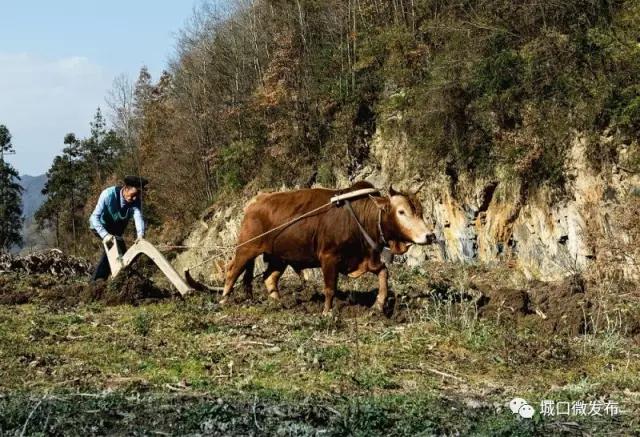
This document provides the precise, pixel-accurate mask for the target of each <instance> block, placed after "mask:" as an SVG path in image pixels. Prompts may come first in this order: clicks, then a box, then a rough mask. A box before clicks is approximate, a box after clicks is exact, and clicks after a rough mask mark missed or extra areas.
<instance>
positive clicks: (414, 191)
mask: <svg viewBox="0 0 640 437" xmlns="http://www.w3.org/2000/svg"><path fill="white" fill-rule="evenodd" d="M425 184H426V181H422V182H420V184H418V186H417V187H416V188H413V189H412V190H411V194H413V195H415V194H418V192H419V191H420V190H421V189H422V187H424V185H425Z"/></svg>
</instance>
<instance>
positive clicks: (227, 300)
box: [220, 297, 229, 305]
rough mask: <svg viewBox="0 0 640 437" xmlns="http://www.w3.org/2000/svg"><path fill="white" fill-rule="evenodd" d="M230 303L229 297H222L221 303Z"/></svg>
mask: <svg viewBox="0 0 640 437" xmlns="http://www.w3.org/2000/svg"><path fill="white" fill-rule="evenodd" d="M228 303H229V298H228V297H223V298H222V299H220V305H226V304H228Z"/></svg>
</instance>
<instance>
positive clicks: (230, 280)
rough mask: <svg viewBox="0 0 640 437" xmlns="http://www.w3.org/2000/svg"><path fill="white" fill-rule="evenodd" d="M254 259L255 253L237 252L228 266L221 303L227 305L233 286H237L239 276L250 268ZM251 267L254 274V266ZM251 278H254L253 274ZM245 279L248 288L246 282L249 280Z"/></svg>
mask: <svg viewBox="0 0 640 437" xmlns="http://www.w3.org/2000/svg"><path fill="white" fill-rule="evenodd" d="M254 258H255V255H254V254H253V253H249V252H246V251H237V252H236V254H235V256H234V257H233V259H232V260H231V262H230V263H229V264H228V265H227V273H226V278H225V281H224V291H223V292H222V300H221V301H220V303H221V304H225V303H227V301H228V296H229V294H230V293H231V290H233V286H234V285H235V283H236V280H237V279H238V276H240V273H242V272H243V271H244V270H245V269H246V268H247V267H248V266H249V263H252V262H253V259H254ZM250 267H251V270H252V272H253V266H250ZM250 276H253V274H252V273H251V274H250ZM243 279H244V281H245V286H246V281H248V280H249V279H248V278H247V277H245V278H243ZM252 279H253V278H252Z"/></svg>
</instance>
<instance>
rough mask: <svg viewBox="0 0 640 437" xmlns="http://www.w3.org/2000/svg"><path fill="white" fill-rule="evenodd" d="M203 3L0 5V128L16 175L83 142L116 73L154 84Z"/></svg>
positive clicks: (80, 0) (6, 1) (136, 0)
mask: <svg viewBox="0 0 640 437" xmlns="http://www.w3.org/2000/svg"><path fill="white" fill-rule="evenodd" d="M200 3H201V0H171V1H169V0H155V1H152V0H128V1H125V0H109V1H96V0H56V1H51V0H0V17H1V19H0V124H4V125H6V126H7V128H8V129H9V131H10V132H11V135H12V137H13V138H12V143H13V146H14V149H15V151H16V154H15V155H12V156H10V157H9V158H8V161H10V162H11V164H12V165H13V166H14V167H16V169H17V170H18V172H20V173H21V174H28V175H39V174H42V173H45V172H46V171H47V169H48V168H49V166H50V165H51V162H52V161H53V158H54V157H55V156H56V155H57V154H59V153H61V151H62V148H63V143H62V141H63V138H64V135H65V134H66V133H69V132H74V133H76V134H77V135H78V136H80V137H83V136H86V135H88V133H89V122H90V121H91V120H92V119H93V116H94V114H95V112H96V109H97V108H98V107H100V108H101V109H102V110H103V112H108V107H107V105H106V103H105V97H106V95H107V93H108V91H109V90H110V89H111V87H112V84H113V80H114V79H115V77H116V76H119V75H121V74H125V75H126V76H128V77H129V79H130V80H131V81H135V79H136V78H137V76H138V72H139V71H140V68H141V67H142V66H143V65H146V66H147V67H148V68H149V71H150V73H151V75H152V77H153V79H157V78H158V77H159V75H160V73H161V72H162V70H163V69H164V68H165V67H166V66H167V65H168V61H169V59H170V57H171V56H172V54H173V52H174V47H175V43H176V38H177V33H178V32H179V30H180V29H182V28H183V27H184V25H185V24H186V22H187V21H188V19H189V18H190V17H191V16H192V15H193V10H194V7H196V6H197V5H199V4H200Z"/></svg>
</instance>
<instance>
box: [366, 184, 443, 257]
mask: <svg viewBox="0 0 640 437" xmlns="http://www.w3.org/2000/svg"><path fill="white" fill-rule="evenodd" d="M371 197H372V199H373V201H374V202H375V204H376V206H377V207H378V208H379V209H380V210H381V212H382V214H381V226H382V230H383V233H384V236H385V238H386V239H387V240H388V241H389V244H390V246H391V249H392V251H394V252H404V251H406V250H407V249H408V247H409V246H410V245H411V243H415V244H427V243H431V242H433V240H434V239H435V238H434V237H435V236H434V234H433V229H431V228H430V227H429V226H428V225H427V223H425V221H424V218H423V216H422V215H423V211H422V205H421V204H420V201H419V200H418V198H417V196H416V195H415V193H411V194H405V193H401V192H398V191H396V190H394V189H393V186H390V187H389V195H388V196H386V197H380V196H371Z"/></svg>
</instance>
